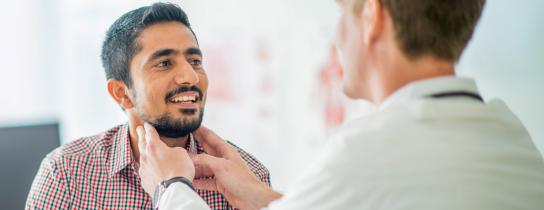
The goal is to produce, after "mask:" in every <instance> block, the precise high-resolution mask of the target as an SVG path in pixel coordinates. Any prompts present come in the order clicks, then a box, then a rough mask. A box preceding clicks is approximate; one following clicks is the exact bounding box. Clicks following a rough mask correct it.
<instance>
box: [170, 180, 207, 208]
mask: <svg viewBox="0 0 544 210" xmlns="http://www.w3.org/2000/svg"><path fill="white" fill-rule="evenodd" d="M159 207H160V209H161V210H189V209H190V210H210V207H208V205H207V204H206V202H204V200H203V199H202V198H201V197H200V196H199V195H198V194H196V192H195V191H193V190H192V189H191V188H189V186H187V185H185V184H183V183H179V182H176V183H173V184H171V185H170V186H169V187H168V188H167V189H166V191H165V192H164V194H163V195H162V196H161V199H160V201H159Z"/></svg>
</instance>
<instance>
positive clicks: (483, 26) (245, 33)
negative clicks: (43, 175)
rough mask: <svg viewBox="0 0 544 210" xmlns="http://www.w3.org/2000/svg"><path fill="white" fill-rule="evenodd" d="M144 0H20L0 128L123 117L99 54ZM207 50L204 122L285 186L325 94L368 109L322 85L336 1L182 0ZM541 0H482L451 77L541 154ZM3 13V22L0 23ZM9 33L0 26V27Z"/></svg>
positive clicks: (12, 7)
mask: <svg viewBox="0 0 544 210" xmlns="http://www.w3.org/2000/svg"><path fill="white" fill-rule="evenodd" d="M150 2H151V1H141V0H140V1H107V0H92V1H82V0H80V1H69V0H49V1H40V0H22V1H11V2H9V3H7V4H6V5H5V7H6V9H5V10H4V11H5V12H4V13H0V19H2V20H4V21H5V23H4V25H3V26H4V30H3V32H2V33H0V46H2V48H1V49H0V61H1V62H0V63H1V64H2V65H3V66H2V68H0V101H1V103H0V124H21V123H38V122H39V121H44V120H45V121H50V120H55V119H59V120H60V122H61V123H62V133H63V142H68V141H70V140H73V139H74V138H77V137H81V136H86V135H92V134H95V133H98V132H101V131H103V130H105V129H108V128H110V127H112V126H114V125H115V124H118V123H122V122H124V121H125V120H126V119H125V116H124V114H123V113H122V112H121V111H120V109H119V108H118V107H117V105H115V104H114V103H113V101H112V100H111V99H110V98H109V96H108V94H107V92H106V88H105V84H106V81H105V76H104V73H103V69H102V67H101V63H100V59H99V54H100V47H101V43H102V39H103V37H104V33H105V31H106V29H107V28H108V27H109V25H110V24H111V23H112V22H113V21H114V20H115V19H116V18H117V17H119V16H120V15H121V14H123V13H124V12H126V11H128V10H131V9H134V8H136V7H137V6H141V5H147V4H149V3H150ZM181 6H182V7H183V8H184V9H185V10H186V11H187V13H188V15H189V17H190V19H191V21H192V24H193V25H194V29H195V31H196V33H197V35H198V37H199V40H200V44H201V47H202V49H204V53H205V58H204V59H205V60H204V62H205V67H206V70H207V72H208V74H209V78H210V91H209V94H210V98H209V101H208V104H207V107H206V114H205V121H204V123H205V124H206V125H208V126H209V127H211V128H213V129H215V130H216V131H217V132H218V133H219V134H221V135H222V136H224V137H225V138H227V139H230V140H232V141H234V142H236V143H237V144H238V145H240V146H242V147H243V148H245V149H247V150H248V151H250V152H252V153H253V154H255V155H256V156H257V157H258V158H259V159H261V160H262V161H263V162H264V163H265V164H266V165H267V166H268V167H269V168H270V170H271V172H272V179H273V184H274V186H275V187H277V188H278V189H280V190H281V189H284V188H285V187H287V186H288V184H289V181H290V180H292V178H293V177H294V176H296V175H297V173H298V172H299V171H300V168H303V167H304V164H305V163H307V162H308V160H311V159H312V157H313V154H315V152H316V151H317V150H318V148H319V147H320V146H321V145H323V143H324V142H325V141H326V136H327V135H328V134H330V133H331V132H333V130H334V126H330V125H327V123H325V122H326V120H325V114H324V113H325V108H326V106H325V105H324V104H326V102H330V101H331V100H334V101H339V102H338V104H340V105H341V106H342V107H344V108H345V111H346V112H347V113H357V114H364V113H366V112H370V111H372V107H370V106H369V105H368V104H366V103H363V102H353V101H347V100H346V99H345V98H343V97H342V96H341V94H339V91H340V90H339V86H338V84H337V83H338V80H334V86H333V88H335V89H336V91H332V92H331V93H329V92H328V91H327V90H326V89H324V87H323V83H322V81H320V74H321V73H322V70H323V69H324V68H325V69H326V68H328V67H330V66H334V65H332V64H334V59H332V60H331V59H330V57H331V55H330V49H331V45H332V41H333V35H334V27H335V23H336V18H337V16H338V11H339V10H338V8H337V6H335V5H334V1H333V0H298V1H289V0H276V1H256V0H227V1H202V0H199V1H197V0H187V1H181ZM539 8H544V2H542V1H538V0H522V1H515V2H512V1H506V0H492V1H488V5H487V8H486V10H485V13H484V15H483V18H482V21H481V23H480V25H479V27H478V29H477V33H476V35H475V38H474V40H473V42H472V43H471V45H470V47H469V49H468V50H467V52H466V53H465V55H464V57H463V59H462V61H461V63H460V64H459V73H460V74H461V75H467V76H471V77H474V78H475V79H476V80H477V82H478V85H479V87H480V89H481V90H482V92H483V94H484V96H485V98H487V99H489V98H495V97H499V98H502V99H504V100H505V101H506V103H507V104H508V105H509V106H510V107H511V108H512V109H513V110H514V112H515V113H516V114H517V115H518V116H519V117H520V119H521V120H522V121H523V122H524V123H525V125H526V126H527V128H528V129H529V131H530V132H531V134H532V135H533V137H534V138H535V141H536V142H537V144H538V146H539V148H540V149H541V151H544V129H543V128H544V110H543V109H542V108H541V107H544V97H542V93H541V91H542V90H544V84H542V83H539V80H540V79H541V78H543V77H544V73H543V72H542V71H541V69H542V66H544V57H543V55H544V40H542V39H541V37H544V27H541V25H542V23H543V22H544V13H541V12H540V11H539ZM8 20H9V21H8ZM6 29H9V30H6ZM330 62H332V64H331V63H330Z"/></svg>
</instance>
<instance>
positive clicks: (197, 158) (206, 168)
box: [191, 154, 230, 177]
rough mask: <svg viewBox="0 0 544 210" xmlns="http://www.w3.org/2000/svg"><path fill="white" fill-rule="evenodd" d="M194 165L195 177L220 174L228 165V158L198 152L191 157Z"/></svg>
mask: <svg viewBox="0 0 544 210" xmlns="http://www.w3.org/2000/svg"><path fill="white" fill-rule="evenodd" d="M191 159H192V160H193V164H194V165H195V170H196V172H195V173H196V174H197V175H195V177H213V176H221V174H222V173H224V172H225V171H226V170H227V169H226V167H228V165H230V164H228V162H227V161H228V160H226V159H224V158H218V157H214V156H211V155H208V154H198V155H194V156H192V157H191Z"/></svg>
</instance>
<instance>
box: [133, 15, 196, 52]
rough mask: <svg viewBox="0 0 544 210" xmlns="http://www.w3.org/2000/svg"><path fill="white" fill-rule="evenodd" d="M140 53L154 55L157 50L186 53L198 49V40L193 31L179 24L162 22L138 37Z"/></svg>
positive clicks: (148, 28) (150, 27)
mask: <svg viewBox="0 0 544 210" xmlns="http://www.w3.org/2000/svg"><path fill="white" fill-rule="evenodd" d="M137 42H138V44H139V46H140V47H141V51H140V53H144V54H145V53H152V52H154V51H156V50H160V49H164V48H171V49H178V50H180V51H184V50H185V49H187V48H197V47H198V44H197V42H196V39H195V37H194V35H193V33H191V30H189V28H188V27H187V26H185V25H183V24H182V23H179V22H162V23H156V24H153V25H151V26H149V27H147V28H146V29H144V30H143V31H142V32H141V33H140V35H139V36H138V39H137Z"/></svg>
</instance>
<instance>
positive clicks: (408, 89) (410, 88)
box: [379, 75, 478, 111]
mask: <svg viewBox="0 0 544 210" xmlns="http://www.w3.org/2000/svg"><path fill="white" fill-rule="evenodd" d="M450 91H465V92H470V93H475V94H478V88H477V87H476V82H474V80H473V79H469V78H461V77H457V76H453V75H452V76H442V77H434V78H430V79H423V80H417V81H413V82H411V83H408V84H407V85H405V86H404V87H401V88H400V89H399V90H397V91H396V92H395V93H393V94H392V95H391V96H389V97H388V98H387V99H386V100H385V101H384V102H383V103H382V104H381V105H380V106H379V110H380V111H383V110H384V109H386V108H387V107H390V106H391V105H392V104H395V103H399V102H400V103H402V102H405V101H407V100H413V99H419V98H424V97H428V96H430V95H432V94H437V93H443V92H450Z"/></svg>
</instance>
